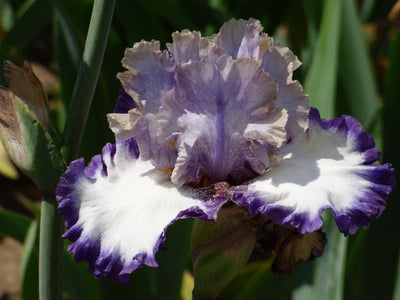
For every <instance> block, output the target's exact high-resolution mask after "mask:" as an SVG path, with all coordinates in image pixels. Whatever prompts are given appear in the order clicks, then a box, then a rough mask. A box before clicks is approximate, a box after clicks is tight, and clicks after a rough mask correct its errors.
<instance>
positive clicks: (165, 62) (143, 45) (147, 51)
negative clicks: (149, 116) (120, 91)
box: [118, 41, 175, 114]
mask: <svg viewBox="0 0 400 300" xmlns="http://www.w3.org/2000/svg"><path fill="white" fill-rule="evenodd" d="M122 64H123V66H124V67H125V68H127V69H128V71H125V72H123V73H119V74H118V78H119V79H120V81H121V83H122V86H123V88H124V90H125V91H126V92H127V93H128V94H129V95H130V96H131V97H132V99H133V100H134V101H135V102H136V105H137V106H138V107H139V108H140V109H142V110H143V111H142V113H143V114H144V113H154V112H157V111H158V109H159V108H160V106H161V105H162V102H163V95H164V94H165V92H166V91H168V90H170V89H171V88H172V85H173V83H174V68H175V64H174V63H173V62H172V61H171V59H170V57H169V54H168V52H167V51H166V50H164V51H161V50H160V42H158V41H151V42H145V41H141V42H140V43H136V44H134V45H133V47H132V48H128V49H126V51H125V56H124V58H123V59H122Z"/></svg>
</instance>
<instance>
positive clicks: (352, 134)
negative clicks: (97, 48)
mask: <svg viewBox="0 0 400 300" xmlns="http://www.w3.org/2000/svg"><path fill="white" fill-rule="evenodd" d="M309 119H310V127H311V126H320V127H321V128H323V129H324V130H326V131H335V132H340V133H341V134H343V135H345V136H347V138H349V139H352V140H353V141H354V142H355V143H356V150H357V151H358V152H360V153H362V156H363V158H364V162H363V165H369V166H371V168H369V169H368V170H366V171H362V172H360V173H358V175H359V176H361V177H363V178H364V179H366V180H367V181H369V182H370V186H369V189H368V191H367V192H365V193H364V194H363V195H360V196H358V197H357V198H356V199H354V200H353V202H352V207H351V208H349V209H347V210H346V211H343V212H342V211H337V210H335V209H334V208H332V214H333V217H334V219H335V221H336V224H337V226H338V228H339V230H340V231H341V232H342V233H344V235H348V234H354V233H355V232H356V231H357V230H358V229H359V228H361V227H364V226H367V225H368V224H369V222H370V221H371V217H374V218H375V219H377V218H379V217H380V215H381V214H382V212H383V210H384V209H385V205H386V201H385V200H386V199H387V198H388V197H389V194H390V192H391V191H392V190H393V189H394V188H395V170H394V169H393V168H392V165H391V164H389V163H386V164H383V165H379V164H373V162H375V161H378V160H380V158H381V154H380V152H379V149H378V148H377V147H376V146H375V143H374V140H373V137H372V136H371V135H370V134H369V133H368V132H367V131H364V130H363V128H362V126H361V125H360V123H358V121H357V120H356V119H354V118H353V117H350V116H342V117H341V118H334V119H332V120H323V119H321V117H320V115H319V112H318V110H317V109H316V108H311V110H310V115H309ZM313 124H315V125H313ZM231 197H232V201H233V202H235V203H236V204H238V205H240V206H246V205H248V206H249V212H250V214H251V215H252V216H255V215H257V214H258V213H261V214H264V215H268V217H269V218H271V220H273V221H274V222H275V223H278V224H280V225H282V226H291V227H296V228H297V229H298V231H299V232H300V233H308V232H312V231H315V230H317V229H319V228H320V227H321V226H322V223H323V220H322V216H321V214H322V212H323V211H325V210H326V209H328V208H330V207H328V206H324V207H321V208H320V209H319V212H318V214H317V215H316V216H309V215H307V214H306V213H303V214H294V213H293V211H294V209H293V208H289V207H282V206H279V204H277V203H266V202H265V200H263V199H262V197H260V196H259V195H258V194H257V191H250V190H248V189H247V186H245V185H243V186H238V187H234V188H232V189H231Z"/></svg>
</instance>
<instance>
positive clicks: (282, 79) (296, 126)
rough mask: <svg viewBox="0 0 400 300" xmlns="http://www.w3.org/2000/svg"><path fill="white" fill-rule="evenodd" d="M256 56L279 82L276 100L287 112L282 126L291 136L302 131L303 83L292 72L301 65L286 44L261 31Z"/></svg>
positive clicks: (305, 100) (305, 124) (305, 106)
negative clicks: (277, 42) (285, 120)
mask: <svg viewBox="0 0 400 300" xmlns="http://www.w3.org/2000/svg"><path fill="white" fill-rule="evenodd" d="M258 58H259V59H261V60H262V64H261V67H262V68H263V69H264V71H265V72H267V73H268V74H269V75H270V76H271V77H272V79H273V80H274V81H275V82H276V83H277V84H278V85H279V90H278V95H277V99H276V103H277V105H278V106H279V107H284V108H285V109H286V110H287V112H288V115H289V119H288V123H287V125H286V130H287V132H288V135H289V136H290V137H291V138H295V137H297V136H299V135H301V134H303V133H304V132H305V131H306V130H307V128H308V114H309V106H308V102H309V99H308V96H307V95H304V94H303V87H302V86H301V84H300V83H299V82H298V81H293V79H292V77H293V72H294V71H295V70H296V69H297V68H298V67H299V66H300V65H301V62H300V61H299V60H298V58H297V57H296V56H295V55H294V54H293V53H292V51H290V49H289V48H287V47H284V46H281V45H279V44H275V43H274V39H273V38H272V37H269V36H267V35H266V34H264V33H262V34H261V38H260V51H259V56H258Z"/></svg>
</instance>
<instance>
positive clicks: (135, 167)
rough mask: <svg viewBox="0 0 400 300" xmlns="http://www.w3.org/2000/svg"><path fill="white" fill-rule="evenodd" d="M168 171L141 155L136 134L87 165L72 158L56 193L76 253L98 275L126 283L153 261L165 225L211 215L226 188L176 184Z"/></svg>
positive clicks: (207, 218) (221, 202)
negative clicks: (186, 186)
mask: <svg viewBox="0 0 400 300" xmlns="http://www.w3.org/2000/svg"><path fill="white" fill-rule="evenodd" d="M168 172H170V171H168V170H162V171H160V170H157V169H154V167H153V166H152V164H151V163H150V162H144V161H141V160H140V158H138V150H137V146H136V142H135V141H134V140H129V141H126V142H119V143H117V146H114V145H111V144H108V145H106V146H105V147H104V148H103V153H102V155H101V156H100V155H98V156H95V157H94V158H93V159H92V161H91V162H90V164H89V165H88V167H87V168H85V165H84V161H83V159H79V160H76V161H74V162H73V163H72V164H71V165H70V166H69V168H68V170H67V172H66V173H65V174H63V175H62V177H61V179H60V183H59V185H58V187H57V191H56V193H57V201H58V203H59V211H60V213H61V215H62V216H63V218H64V220H65V226H66V227H67V229H68V230H67V232H66V233H65V234H64V236H63V237H64V238H67V239H69V240H70V241H71V242H72V244H71V245H70V246H69V247H68V250H69V251H70V252H72V253H73V254H74V257H75V259H76V260H77V261H78V262H82V261H85V262H88V263H89V271H90V272H93V274H94V275H95V276H96V277H100V276H101V275H103V276H104V277H106V278H108V279H112V280H119V281H121V282H124V283H127V282H128V280H129V274H130V273H131V272H132V271H133V270H135V269H137V268H139V267H142V266H143V265H148V266H157V262H156V261H155V254H156V252H157V251H158V250H159V249H163V246H164V245H163V242H164V240H165V232H166V228H167V227H168V225H170V224H171V223H173V222H174V221H175V220H177V219H181V218H188V217H196V218H200V219H204V220H214V219H215V218H216V215H217V211H218V209H219V208H220V207H221V206H222V205H223V204H224V203H225V202H226V201H227V199H228V196H227V192H226V191H227V188H224V187H221V186H219V187H215V189H214V191H210V188H209V189H208V190H207V191H204V193H203V192H202V190H200V191H194V190H192V189H190V188H181V189H177V188H176V187H175V186H173V185H172V183H171V182H170V180H169V177H170V174H168Z"/></svg>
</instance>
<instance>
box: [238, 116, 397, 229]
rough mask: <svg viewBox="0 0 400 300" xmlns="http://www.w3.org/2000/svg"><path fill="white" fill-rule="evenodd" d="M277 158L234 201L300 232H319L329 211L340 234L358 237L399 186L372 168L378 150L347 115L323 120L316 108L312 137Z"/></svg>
mask: <svg viewBox="0 0 400 300" xmlns="http://www.w3.org/2000/svg"><path fill="white" fill-rule="evenodd" d="M275 156H276V157H275V159H276V162H275V166H272V167H271V169H270V170H269V171H268V172H267V173H266V174H265V175H263V176H260V177H258V178H256V179H255V180H253V181H251V182H249V183H248V185H247V186H240V187H236V188H235V189H233V190H232V197H233V201H234V202H236V203H237V204H239V205H248V206H249V211H250V214H251V215H256V214H258V213H261V214H266V215H268V216H269V217H270V218H271V219H272V220H273V221H274V222H276V223H278V224H280V225H285V226H292V227H296V228H297V229H298V230H299V232H300V233H309V232H312V231H314V230H317V229H319V228H320V227H321V226H322V222H323V221H322V217H321V213H322V212H323V211H324V210H326V209H328V208H330V209H331V210H332V213H333V216H334V218H335V221H336V223H337V225H338V227H339V230H340V231H341V232H343V233H344V234H345V235H347V234H354V233H355V232H356V231H357V230H358V229H359V228H361V227H363V226H366V225H368V224H369V222H370V217H371V216H373V217H374V218H378V217H379V216H380V215H381V213H382V211H383V210H384V208H385V199H386V198H387V197H388V195H389V193H390V192H391V191H392V189H393V188H394V185H395V183H394V169H393V168H392V167H391V165H390V164H385V165H378V164H372V163H373V162H374V161H376V160H379V159H380V153H379V150H378V149H377V148H376V147H375V145H374V142H373V139H372V136H371V135H370V134H369V133H367V132H366V131H363V129H362V127H361V125H360V124H359V123H358V122H357V121H356V120H355V119H354V118H352V117H349V116H343V117H341V118H336V119H332V120H321V119H320V117H319V113H318V111H317V110H316V109H312V110H311V113H310V127H309V131H308V133H307V134H305V135H304V136H303V137H301V138H298V139H296V140H294V141H293V142H291V143H289V144H287V145H286V146H285V147H283V148H282V149H281V151H280V152H279V153H277V154H276V155H275Z"/></svg>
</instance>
